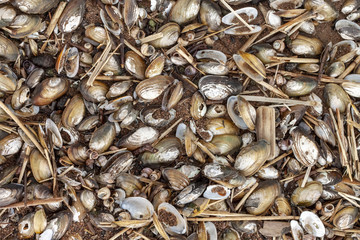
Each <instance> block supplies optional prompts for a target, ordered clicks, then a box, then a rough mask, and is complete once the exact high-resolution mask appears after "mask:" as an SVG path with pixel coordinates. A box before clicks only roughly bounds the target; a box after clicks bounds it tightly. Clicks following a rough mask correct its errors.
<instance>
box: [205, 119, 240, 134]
mask: <svg viewBox="0 0 360 240" xmlns="http://www.w3.org/2000/svg"><path fill="white" fill-rule="evenodd" d="M206 129H208V130H210V131H211V132H212V133H213V135H223V134H233V135H237V134H238V133H239V129H238V128H237V127H236V126H235V124H234V123H233V122H232V121H230V120H228V119H226V118H213V119H210V120H209V121H208V122H207V123H206Z"/></svg>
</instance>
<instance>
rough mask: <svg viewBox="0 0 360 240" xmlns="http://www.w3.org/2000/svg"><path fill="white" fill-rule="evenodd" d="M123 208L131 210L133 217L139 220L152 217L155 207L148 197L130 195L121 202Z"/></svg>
mask: <svg viewBox="0 0 360 240" xmlns="http://www.w3.org/2000/svg"><path fill="white" fill-rule="evenodd" d="M121 208H123V209H125V210H127V211H129V213H130V214H131V217H132V218H133V219H137V220H143V219H144V220H147V219H151V217H152V215H153V213H154V207H153V205H152V204H151V202H149V200H147V199H146V198H142V197H128V198H125V199H124V201H122V203H121Z"/></svg>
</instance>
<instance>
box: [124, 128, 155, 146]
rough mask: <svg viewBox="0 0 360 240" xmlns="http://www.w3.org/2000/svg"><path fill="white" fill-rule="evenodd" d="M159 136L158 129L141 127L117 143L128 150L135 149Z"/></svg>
mask: <svg viewBox="0 0 360 240" xmlns="http://www.w3.org/2000/svg"><path fill="white" fill-rule="evenodd" d="M158 137H159V131H158V130H156V129H154V128H152V127H141V128H139V129H137V130H136V131H135V132H133V133H131V134H130V135H129V136H127V137H125V138H124V139H122V140H120V142H119V145H120V146H121V147H126V148H127V149H129V150H134V149H137V148H139V147H141V146H143V145H144V144H147V143H153V142H154V141H155V140H156V139H157V138H158Z"/></svg>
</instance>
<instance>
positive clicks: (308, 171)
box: [300, 166, 312, 188]
mask: <svg viewBox="0 0 360 240" xmlns="http://www.w3.org/2000/svg"><path fill="white" fill-rule="evenodd" d="M311 167H312V166H308V167H307V169H306V172H305V176H304V178H303V180H302V182H301V186H300V187H301V188H303V187H305V185H306V183H307V181H308V179H309V177H310V172H311Z"/></svg>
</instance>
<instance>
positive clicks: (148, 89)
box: [135, 75, 174, 101]
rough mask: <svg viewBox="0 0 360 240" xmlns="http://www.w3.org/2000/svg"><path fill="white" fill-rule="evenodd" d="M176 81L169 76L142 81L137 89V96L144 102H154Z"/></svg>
mask: <svg viewBox="0 0 360 240" xmlns="http://www.w3.org/2000/svg"><path fill="white" fill-rule="evenodd" d="M173 80H174V79H173V78H172V77H169V76H162V75H159V76H156V77H152V78H149V79H146V80H143V81H141V82H140V83H139V84H138V85H137V86H136V88H135V91H136V94H137V95H138V97H139V98H141V99H142V100H143V101H152V100H154V99H155V98H157V97H159V96H160V95H161V94H162V93H163V92H164V90H165V89H166V88H167V87H168V86H170V84H171V83H172V81H173Z"/></svg>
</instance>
